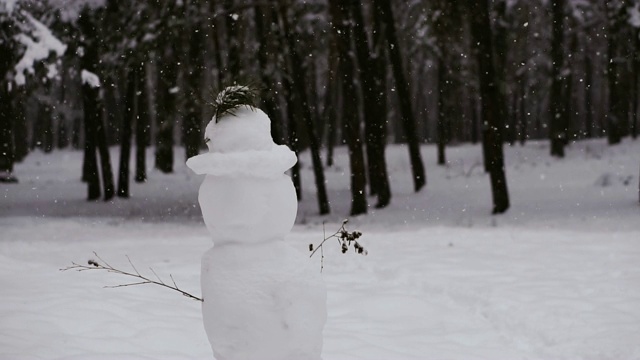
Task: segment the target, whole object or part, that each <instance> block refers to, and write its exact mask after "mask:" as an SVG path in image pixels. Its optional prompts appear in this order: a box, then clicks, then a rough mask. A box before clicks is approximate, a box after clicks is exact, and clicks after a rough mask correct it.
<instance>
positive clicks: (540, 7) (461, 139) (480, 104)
mask: <svg viewBox="0 0 640 360" xmlns="http://www.w3.org/2000/svg"><path fill="white" fill-rule="evenodd" d="M639 29H640V4H639V1H638V0H634V1H625V0H610V1H605V0H594V1H585V0H481V1H477V2H475V1H470V2H456V1H445V0H408V1H404V0H403V1H400V0H305V1H302V0H270V1H262V0H210V1H204V0H150V1H118V0H0V76H1V77H0V81H1V84H0V85H1V86H0V180H2V181H6V182H10V181H17V179H16V178H15V177H14V176H13V175H12V167H13V164H14V163H16V162H19V161H21V160H22V159H24V158H25V156H27V155H28V153H29V152H30V151H34V150H35V149H40V150H41V151H44V152H51V151H54V150H56V149H63V148H73V149H77V150H78V151H84V154H85V155H84V164H83V174H81V175H82V178H83V180H84V181H86V182H87V184H88V195H87V197H88V199H98V198H104V199H109V198H111V197H113V196H120V197H125V198H126V197H128V196H129V190H128V189H129V181H130V179H131V180H134V181H137V182H144V181H145V180H146V177H147V174H146V170H147V167H148V166H154V167H155V168H157V169H159V170H160V171H161V172H165V173H170V172H172V171H173V164H174V163H175V162H176V161H184V160H185V159H176V158H175V157H174V153H173V152H174V148H175V146H184V147H185V149H186V154H187V157H189V156H193V155H195V154H197V153H198V152H199V151H200V150H201V149H203V148H204V143H203V140H202V135H201V133H202V130H203V129H204V126H205V125H206V124H207V122H208V121H209V120H210V118H211V116H212V110H213V109H212V108H211V107H210V106H208V105H207V101H208V100H210V99H211V97H212V96H214V95H215V93H216V92H217V91H219V90H221V89H222V88H223V87H224V86H226V85H231V84H233V83H249V84H251V85H252V86H255V87H257V88H258V90H259V93H260V97H261V104H260V107H261V108H262V109H263V110H264V111H265V112H267V113H268V115H269V116H270V118H271V120H272V135H273V138H274V140H275V141H276V142H277V143H279V144H287V145H289V146H290V147H291V148H292V149H293V150H294V151H296V152H301V151H306V150H308V151H310V153H311V154H312V156H311V159H312V162H313V164H312V166H313V169H314V175H315V179H316V181H315V184H301V179H300V176H299V169H298V168H297V167H296V168H294V169H293V170H292V178H293V181H294V184H295V186H296V189H297V190H298V196H301V194H302V192H301V191H300V189H301V187H302V186H313V187H315V189H316V190H317V193H318V209H319V210H318V211H319V212H320V213H321V214H324V213H329V212H330V210H331V209H330V207H329V200H328V198H327V191H326V189H325V180H324V173H323V172H324V169H325V168H326V167H330V166H332V164H333V149H334V147H335V146H337V145H341V144H345V145H346V146H348V149H349V159H350V164H351V166H350V173H351V194H352V199H353V201H352V209H351V213H352V214H354V215H355V214H361V213H365V212H366V211H367V207H368V204H367V199H369V197H368V196H367V195H374V196H375V197H376V199H377V202H376V206H378V207H384V206H386V205H388V204H389V203H390V202H391V201H392V200H391V199H392V196H391V195H392V194H391V189H390V187H389V180H388V174H387V165H386V162H385V146H386V144H388V143H404V144H407V149H408V152H409V154H408V156H409V158H410V161H411V167H412V176H413V181H414V188H415V191H420V190H421V189H422V188H423V187H424V186H425V185H426V186H428V184H427V180H428V178H427V169H426V168H425V166H424V164H423V160H422V158H421V154H420V151H419V149H420V144H424V143H434V144H437V151H438V164H440V165H445V164H446V162H447V160H446V149H447V147H448V146H452V145H455V144H460V143H466V142H471V143H479V142H481V143H482V145H483V146H482V147H481V149H483V150H482V151H483V152H484V159H485V164H484V165H485V169H486V171H487V172H489V173H490V174H491V184H492V190H493V192H494V194H493V195H494V196H493V199H494V204H493V211H494V213H501V212H504V211H506V210H507V209H508V208H509V200H508V191H507V184H506V181H507V180H506V179H507V177H506V176H505V174H504V164H503V155H502V149H503V146H504V145H505V144H506V145H507V146H518V144H525V143H526V141H528V140H532V139H549V143H550V156H557V157H562V156H564V148H565V147H566V146H570V145H571V143H572V142H574V141H579V140H581V139H588V138H594V137H607V139H608V142H609V143H610V144H611V145H614V144H616V143H618V142H620V141H621V139H622V138H623V137H627V136H631V137H633V138H636V137H637V134H638V97H639V94H638V67H639V66H640V38H639V33H638V31H639ZM47 32H50V34H52V36H53V37H55V38H57V39H59V41H60V43H61V44H64V46H65V47H66V48H65V49H64V51H60V48H59V46H58V47H56V46H54V45H56V44H54V43H52V40H51V39H48V38H47V37H46V36H44V35H43V34H46V33H47ZM34 44H35V46H34ZM33 49H36V50H38V49H39V50H40V52H42V51H45V52H44V54H40V55H38V56H33V54H31V53H30V51H32V50H33ZM43 49H44V50H43ZM25 59H27V60H31V63H30V65H32V66H27V67H24V68H23V67H20V66H18V65H19V64H21V63H23V60H25ZM22 77H24V81H22ZM114 146H116V147H119V149H120V158H119V159H110V158H109V151H108V148H109V147H114ZM147 147H153V149H154V152H155V159H154V160H155V161H154V163H153V164H146V163H145V161H146V158H145V149H146V148H147ZM132 156H134V158H135V169H133V170H130V169H129V162H130V158H131V157H132ZM112 168H113V169H117V170H115V171H114V170H112ZM79 176H80V174H79Z"/></svg>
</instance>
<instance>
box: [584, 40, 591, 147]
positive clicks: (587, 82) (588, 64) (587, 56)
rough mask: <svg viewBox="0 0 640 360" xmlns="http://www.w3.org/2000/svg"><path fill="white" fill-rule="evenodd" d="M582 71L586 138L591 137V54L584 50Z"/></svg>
mask: <svg viewBox="0 0 640 360" xmlns="http://www.w3.org/2000/svg"><path fill="white" fill-rule="evenodd" d="M584 72H585V84H584V86H585V100H584V107H585V111H586V113H587V114H586V118H585V122H586V124H585V136H586V137H587V139H591V138H592V137H593V105H592V103H593V70H592V65H591V55H590V54H589V53H588V52H585V59H584Z"/></svg>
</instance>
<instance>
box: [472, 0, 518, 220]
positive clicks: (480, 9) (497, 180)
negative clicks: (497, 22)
mask: <svg viewBox="0 0 640 360" xmlns="http://www.w3.org/2000/svg"><path fill="white" fill-rule="evenodd" d="M489 13H490V10H489V0H479V1H477V2H474V3H473V7H472V14H475V16H473V17H472V31H471V33H472V35H473V40H474V41H473V43H474V44H476V45H477V53H476V55H477V57H478V72H479V77H480V95H481V97H482V121H483V122H486V123H487V124H488V128H487V131H486V132H485V136H486V137H487V138H486V139H485V142H486V144H487V145H486V146H487V147H486V151H487V160H488V165H489V177H490V179H491V192H492V194H493V214H501V213H504V212H505V211H507V209H509V193H508V190H507V179H506V176H505V169H504V154H503V149H502V146H503V145H502V131H501V130H502V125H503V124H502V118H501V117H500V108H501V103H500V95H499V93H498V89H497V78H496V70H495V68H494V62H493V61H494V59H493V44H492V42H493V39H492V35H491V22H490V17H489V16H490V15H489Z"/></svg>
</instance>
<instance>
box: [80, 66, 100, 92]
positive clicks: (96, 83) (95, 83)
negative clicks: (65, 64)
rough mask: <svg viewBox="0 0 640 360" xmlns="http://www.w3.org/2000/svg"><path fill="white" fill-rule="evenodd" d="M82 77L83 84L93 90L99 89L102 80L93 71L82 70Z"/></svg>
mask: <svg viewBox="0 0 640 360" xmlns="http://www.w3.org/2000/svg"><path fill="white" fill-rule="evenodd" d="M80 74H81V77H82V84H83V85H84V84H87V85H89V86H90V87H92V88H99V87H100V78H99V77H98V75H96V74H94V73H92V72H91V71H87V70H84V69H82V72H81V73H80Z"/></svg>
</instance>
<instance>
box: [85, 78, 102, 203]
mask: <svg viewBox="0 0 640 360" xmlns="http://www.w3.org/2000/svg"><path fill="white" fill-rule="evenodd" d="M99 91H100V89H99V88H93V87H91V85H89V84H83V85H82V103H83V108H84V132H85V134H84V163H83V179H84V180H85V181H86V182H87V185H88V194H87V200H97V199H99V198H100V194H101V190H100V175H99V174H98V158H97V157H96V148H97V147H96V139H97V136H96V125H95V123H96V122H97V121H98V120H97V119H98V118H99V117H100V115H99V114H98V96H99Z"/></svg>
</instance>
